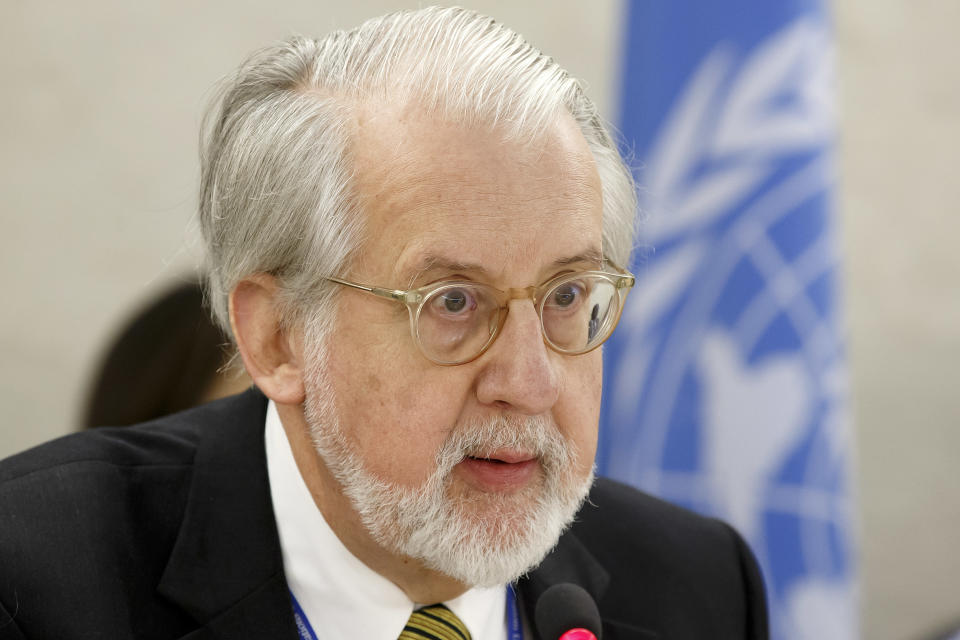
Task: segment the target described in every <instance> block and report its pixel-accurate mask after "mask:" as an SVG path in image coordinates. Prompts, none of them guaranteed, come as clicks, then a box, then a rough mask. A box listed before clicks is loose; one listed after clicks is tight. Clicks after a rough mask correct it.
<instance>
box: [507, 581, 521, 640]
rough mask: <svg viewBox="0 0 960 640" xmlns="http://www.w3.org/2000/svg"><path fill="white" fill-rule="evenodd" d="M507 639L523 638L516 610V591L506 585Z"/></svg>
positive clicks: (519, 639) (509, 585) (518, 639)
mask: <svg viewBox="0 0 960 640" xmlns="http://www.w3.org/2000/svg"><path fill="white" fill-rule="evenodd" d="M507 640H523V624H522V623H521V622H520V613H519V612H518V611H517V592H516V591H514V589H513V585H512V584H508V585H507Z"/></svg>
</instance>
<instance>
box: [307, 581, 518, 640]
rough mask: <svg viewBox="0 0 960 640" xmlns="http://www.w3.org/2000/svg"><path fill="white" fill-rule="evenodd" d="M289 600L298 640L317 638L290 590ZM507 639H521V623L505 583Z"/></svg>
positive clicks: (509, 585) (512, 591)
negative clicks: (298, 635) (298, 636)
mask: <svg viewBox="0 0 960 640" xmlns="http://www.w3.org/2000/svg"><path fill="white" fill-rule="evenodd" d="M290 602H292V603H293V621H294V622H295V623H296V625H297V633H299V634H300V640H317V634H315V633H314V632H313V627H311V626H310V620H308V619H307V614H306V613H304V612H303V608H302V607H301V606H300V603H299V602H297V597H296V596H295V595H293V591H291V592H290ZM507 640H523V625H522V624H521V622H520V614H519V612H518V611H517V593H516V591H514V590H513V585H512V584H508V585H507Z"/></svg>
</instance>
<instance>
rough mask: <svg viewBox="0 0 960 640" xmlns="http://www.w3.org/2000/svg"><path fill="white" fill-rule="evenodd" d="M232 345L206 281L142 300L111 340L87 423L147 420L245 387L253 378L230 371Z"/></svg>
mask: <svg viewBox="0 0 960 640" xmlns="http://www.w3.org/2000/svg"><path fill="white" fill-rule="evenodd" d="M228 344H229V340H228V339H227V338H226V337H225V336H224V335H223V333H222V332H221V331H220V329H219V328H218V327H217V326H215V325H214V324H213V322H212V321H211V319H210V315H209V313H208V311H207V309H206V308H205V307H204V304H203V292H202V291H201V289H200V285H199V284H197V283H196V282H188V283H184V284H180V285H177V286H176V287H174V288H172V289H169V290H167V291H166V292H165V293H163V294H162V295H161V296H160V297H159V298H157V299H155V300H153V301H151V302H149V303H148V304H146V305H145V306H143V307H141V309H140V310H139V311H137V313H135V314H134V315H133V316H132V317H131V318H130V320H129V321H128V322H127V323H126V324H125V325H124V326H123V327H122V328H121V330H120V331H119V334H118V336H117V338H116V339H115V340H114V341H113V342H112V344H111V345H110V346H109V347H108V349H107V351H106V353H105V354H104V356H103V359H102V361H101V363H100V365H99V367H98V368H97V369H96V370H95V372H94V377H93V380H92V384H91V387H90V392H89V394H88V396H87V403H86V409H85V412H84V415H83V420H82V422H81V425H80V426H81V428H82V429H85V428H90V427H98V426H122V425H129V424H134V423H137V422H144V421H146V420H151V419H153V418H157V417H160V416H164V415H167V414H170V413H175V412H177V411H181V410H183V409H188V408H190V407H193V406H196V405H198V404H202V403H203V402H206V401H209V400H213V399H215V398H218V397H222V396H224V395H229V394H230V393H232V392H238V391H240V390H242V388H243V387H244V386H247V385H249V383H250V382H249V378H247V377H246V376H245V375H238V374H236V373H231V372H225V371H223V369H224V365H225V364H226V362H227V360H228V358H227V347H226V345H228Z"/></svg>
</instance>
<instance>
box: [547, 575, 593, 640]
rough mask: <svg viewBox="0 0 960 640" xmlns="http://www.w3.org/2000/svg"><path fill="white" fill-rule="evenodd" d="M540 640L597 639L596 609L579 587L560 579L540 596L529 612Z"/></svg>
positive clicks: (591, 600)
mask: <svg viewBox="0 0 960 640" xmlns="http://www.w3.org/2000/svg"><path fill="white" fill-rule="evenodd" d="M533 617H534V619H535V620H536V622H537V631H538V632H539V633H540V637H541V638H542V640H600V629H601V623H600V612H599V611H597V603H596V602H594V601H593V598H591V597H590V594H589V593H587V592H586V591H585V590H584V589H583V587H580V586H578V585H575V584H572V583H570V582H563V583H560V584H555V585H553V586H552V587H550V588H549V589H547V590H546V591H544V592H543V595H542V596H540V599H539V600H537V606H536V609H535V610H534V614H533Z"/></svg>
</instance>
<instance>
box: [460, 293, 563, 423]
mask: <svg viewBox="0 0 960 640" xmlns="http://www.w3.org/2000/svg"><path fill="white" fill-rule="evenodd" d="M559 357H560V356H559V355H558V354H555V353H554V352H553V351H551V350H550V349H549V348H548V347H547V345H546V344H545V343H544V341H543V333H542V332H541V330H540V317H539V316H538V315H537V311H536V309H535V308H534V307H533V304H532V303H531V301H530V300H512V301H511V302H510V307H509V313H508V315H507V319H506V321H505V322H504V324H503V328H502V329H501V330H500V335H499V336H497V340H496V342H494V343H493V345H491V346H490V349H489V350H488V351H487V352H486V353H485V354H484V355H483V356H481V358H480V359H479V360H478V361H477V362H478V363H479V364H480V365H481V366H482V367H483V369H482V370H481V372H480V375H479V377H478V380H477V391H476V393H477V400H478V401H479V402H480V403H481V404H484V405H493V406H499V407H501V408H505V409H510V410H513V411H516V412H518V413H523V414H527V415H538V414H542V413H545V412H547V411H549V410H550V409H551V408H552V407H553V405H554V404H556V402H557V398H558V397H559V394H560V373H559V371H558V370H557V362H556V360H557V359H558V358H559Z"/></svg>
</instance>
